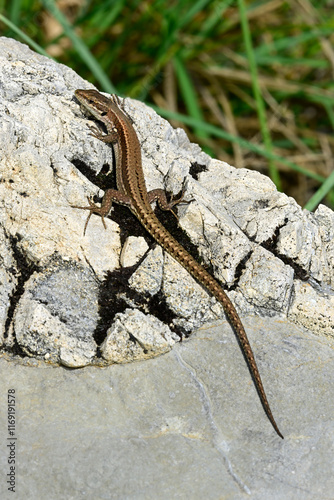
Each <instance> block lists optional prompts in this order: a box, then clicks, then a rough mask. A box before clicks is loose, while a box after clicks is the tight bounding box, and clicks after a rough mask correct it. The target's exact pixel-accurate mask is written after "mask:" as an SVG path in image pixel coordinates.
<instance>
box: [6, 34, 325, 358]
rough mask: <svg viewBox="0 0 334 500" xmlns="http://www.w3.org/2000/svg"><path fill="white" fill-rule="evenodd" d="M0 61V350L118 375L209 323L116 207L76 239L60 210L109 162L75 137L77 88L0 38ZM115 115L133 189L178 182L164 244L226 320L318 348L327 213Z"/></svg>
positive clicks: (181, 281)
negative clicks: (205, 271)
mask: <svg viewBox="0 0 334 500" xmlns="http://www.w3.org/2000/svg"><path fill="white" fill-rule="evenodd" d="M0 47H1V49H2V50H1V62H2V64H1V71H0V81H1V103H0V112H1V129H0V137H1V139H0V140H1V146H2V148H1V152H2V154H1V159H0V172H1V183H0V200H1V205H0V223H1V226H0V229H1V231H0V245H1V248H2V253H1V255H2V266H1V273H2V275H3V280H2V286H1V290H0V309H1V312H2V313H3V314H2V316H1V321H2V324H1V335H0V342H1V345H2V350H3V351H4V352H7V353H17V352H22V353H24V354H26V355H29V356H31V357H35V358H38V359H44V360H46V361H48V362H53V363H55V364H63V365H65V366H69V367H81V366H86V365H89V364H93V365H94V364H100V365H101V364H108V363H113V362H116V360H117V362H129V361H133V360H134V359H136V360H137V359H146V358H148V357H152V356H156V355H160V354H161V353H163V352H167V351H168V350H170V349H171V348H172V347H173V346H174V344H175V342H177V341H179V340H180V338H181V337H183V336H184V334H186V335H188V334H190V333H191V332H192V331H193V330H194V329H196V328H199V327H201V326H202V325H204V324H206V323H207V322H210V321H214V320H217V319H219V318H224V312H223V309H222V307H221V305H220V304H219V303H217V302H216V301H215V300H214V299H213V298H212V297H211V296H210V295H209V294H208V293H207V292H206V290H204V289H203V288H202V287H201V286H200V285H199V284H198V283H197V282H195V281H194V279H193V278H192V277H191V276H190V275H189V274H188V273H187V271H185V270H184V269H183V268H182V266H180V265H179V264H178V263H177V262H175V261H174V259H172V258H171V257H170V256H169V255H166V254H164V252H162V250H161V249H160V248H159V247H156V246H155V245H154V242H152V240H151V239H150V238H149V237H148V235H147V234H146V233H145V231H144V230H143V229H142V228H141V226H140V224H139V223H138V221H137V220H136V219H135V218H134V217H133V216H132V214H131V213H130V211H129V210H128V209H126V208H125V207H119V206H118V207H117V206H116V207H115V208H114V210H113V211H112V214H111V216H112V217H113V219H114V220H112V219H110V218H108V219H107V226H108V227H107V230H105V229H104V228H103V226H102V224H101V220H100V218H99V217H97V216H93V217H92V218H91V220H90V222H89V225H88V228H87V232H86V235H84V234H83V228H84V223H85V220H86V218H87V212H86V211H83V210H82V211H80V210H78V209H75V208H73V205H79V206H85V205H87V201H86V199H87V196H93V195H94V194H99V195H101V194H103V191H102V190H101V189H100V188H99V187H98V186H99V185H101V183H102V184H103V182H104V183H108V182H110V181H109V177H112V175H111V174H110V172H111V171H112V170H113V169H114V165H113V153H112V149H111V148H110V147H109V146H108V145H106V144H103V143H102V142H101V141H98V140H96V139H95V138H93V137H92V136H91V135H90V132H89V127H88V125H89V123H91V122H90V120H89V119H88V118H87V117H86V116H85V115H84V114H83V111H82V110H81V109H80V107H79V104H78V103H77V102H76V100H75V98H74V97H73V92H74V90H75V89H76V88H80V87H81V88H82V87H87V84H86V82H84V81H83V80H81V79H80V77H78V76H77V75H76V74H74V73H73V71H71V70H70V69H69V68H66V67H64V66H62V65H59V64H56V63H54V62H52V61H50V60H48V59H46V58H45V57H42V56H38V55H36V54H35V53H33V52H32V51H30V50H29V49H28V48H27V47H26V46H24V45H22V44H19V43H18V42H13V41H11V40H8V39H5V38H2V39H1V40H0ZM124 105H125V108H126V110H127V111H128V113H129V114H130V115H131V116H132V118H133V120H134V125H135V127H136V130H137V133H138V136H139V139H140V142H141V144H142V159H143V168H144V173H145V178H146V180H147V187H148V189H149V190H150V189H154V188H161V187H164V188H165V189H167V190H169V191H170V192H172V193H174V194H175V195H176V194H177V193H178V192H179V191H180V189H181V188H182V185H183V182H184V179H186V188H187V189H186V198H187V199H188V200H191V201H190V202H189V203H188V204H186V205H181V206H180V207H179V208H178V217H179V227H172V229H171V231H172V232H173V233H174V234H175V235H176V237H177V238H178V239H179V240H180V241H181V243H182V244H184V245H185V246H187V247H189V248H190V249H191V250H192V251H193V252H195V256H197V258H199V259H201V260H202V261H203V262H204V264H205V265H207V266H209V268H211V270H212V273H214V275H215V276H216V277H217V279H218V280H220V282H221V283H222V285H223V286H224V288H225V289H226V291H227V293H228V295H229V296H230V297H231V299H232V300H233V302H234V303H235V304H236V306H237V309H238V310H239V312H240V315H241V317H243V316H244V315H245V314H249V313H257V314H262V315H268V316H272V315H273V314H283V315H285V316H288V317H289V318H290V319H291V321H293V322H294V323H296V324H300V325H303V326H306V327H308V328H310V329H312V331H313V332H315V333H318V334H319V335H327V336H333V324H334V313H333V311H334V308H333V282H334V278H333V275H334V272H333V266H334V245H333V240H334V214H333V212H331V211H330V210H329V209H328V208H326V207H324V206H320V207H319V208H318V210H317V211H316V213H315V214H310V213H308V212H304V211H303V210H302V209H301V208H300V207H299V206H298V205H297V204H296V202H295V201H294V200H293V199H291V198H288V197H287V196H286V195H284V194H281V193H278V192H277V191H276V189H275V187H274V185H273V184H272V182H271V181H270V180H269V179H268V178H266V177H263V176H261V175H260V174H258V173H257V172H251V171H249V170H245V169H240V170H236V169H234V168H233V167H230V166H229V165H226V164H224V163H222V162H219V161H217V160H212V159H211V158H209V157H208V156H207V155H205V154H204V153H203V152H202V151H201V150H200V148H199V147H198V146H197V145H196V144H191V143H190V142H189V140H188V139H187V137H186V135H185V133H184V132H183V131H182V130H181V129H176V130H174V129H173V128H172V127H171V126H170V125H169V124H168V123H167V122H166V121H165V120H163V119H162V118H160V117H159V116H158V115H157V114H156V113H155V112H154V111H152V110H151V109H149V108H148V107H146V106H145V105H144V104H142V103H138V102H135V101H131V100H129V99H126V100H125V104H124ZM101 169H102V171H103V175H104V181H103V182H102V181H101V178H102V177H103V175H102V174H101V173H100V174H99V175H98V176H97V174H98V173H99V172H100V171H101ZM108 176H109V177H108ZM106 179H107V180H106ZM103 185H105V184H103ZM168 219H173V221H172V223H173V222H174V226H176V219H175V218H173V216H171V215H169V217H167V219H166V220H167V224H170V223H171V222H170V220H168ZM135 317H137V319H136V320H134V318H135ZM141 321H142V323H143V328H142V331H140V332H138V333H137V332H136V334H134V333H133V332H134V331H136V329H137V326H136V325H139V324H140V322H141ZM131 325H132V326H131ZM144 325H145V326H144ZM153 332H154V333H153ZM115 336H116V337H115Z"/></svg>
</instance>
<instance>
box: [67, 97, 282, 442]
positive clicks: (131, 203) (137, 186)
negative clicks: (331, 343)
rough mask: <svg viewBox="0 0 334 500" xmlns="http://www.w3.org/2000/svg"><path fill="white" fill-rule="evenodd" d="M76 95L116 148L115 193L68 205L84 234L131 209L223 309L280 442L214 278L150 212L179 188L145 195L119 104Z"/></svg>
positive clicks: (136, 146)
mask: <svg viewBox="0 0 334 500" xmlns="http://www.w3.org/2000/svg"><path fill="white" fill-rule="evenodd" d="M75 96H76V98H77V100H78V101H79V103H81V104H82V105H83V107H84V109H86V110H87V111H88V112H89V113H90V114H91V115H92V116H93V117H94V118H95V119H97V121H99V122H102V124H104V126H105V128H106V131H107V133H106V134H105V133H101V132H100V131H99V129H98V128H97V127H96V126H93V127H91V131H92V133H91V135H92V136H93V137H95V138H96V139H99V140H100V141H102V142H104V143H111V144H113V145H115V146H116V154H115V156H116V186H117V189H107V190H106V191H105V194H104V197H103V199H102V202H101V206H97V205H95V203H93V202H92V201H91V200H90V199H89V198H88V202H89V206H86V207H79V206H77V205H72V207H73V208H80V209H84V210H89V215H88V217H87V220H86V223H85V228H84V233H85V231H86V228H87V224H88V221H89V219H90V217H91V215H92V214H93V213H95V214H98V215H100V216H101V219H102V223H103V225H104V227H105V228H106V224H105V220H104V218H105V217H106V216H107V215H108V213H109V211H110V209H111V207H112V203H113V202H115V203H119V204H122V205H125V206H127V207H128V208H129V209H130V210H131V212H132V213H133V214H134V215H135V216H136V217H137V218H138V219H139V221H140V222H141V224H142V225H143V226H144V228H145V229H146V230H147V231H148V233H150V235H151V236H152V237H153V238H154V239H155V241H157V243H158V244H159V245H161V247H162V248H163V249H164V250H165V251H166V252H168V253H169V254H170V255H171V256H172V257H173V258H174V259H175V260H176V261H178V262H179V263H180V264H181V265H182V266H183V267H184V268H185V269H186V270H187V271H188V272H189V273H190V274H191V275H192V276H193V277H194V278H195V279H196V280H197V282H199V283H200V284H201V285H202V286H203V287H204V288H205V289H206V290H207V291H208V292H210V293H211V294H212V295H213V296H214V297H215V298H216V300H218V302H220V304H221V305H222V306H223V309H224V312H225V314H226V316H227V319H228V320H229V322H230V324H231V326H232V328H233V330H234V332H235V334H236V336H237V339H238V341H239V344H240V346H241V349H242V351H243V354H244V356H245V358H246V361H247V364H248V367H249V370H250V373H251V375H252V377H253V380H254V382H255V387H256V389H257V392H258V394H259V397H260V401H261V403H262V406H263V408H264V411H265V413H266V415H267V417H268V419H269V420H270V422H271V424H272V426H273V428H274V429H275V431H276V433H277V434H278V436H280V437H281V438H282V439H284V437H283V435H282V434H281V432H280V430H279V428H278V426H277V424H276V421H275V419H274V417H273V414H272V412H271V409H270V406H269V402H268V399H267V396H266V393H265V390H264V387H263V383H262V380H261V377H260V373H259V370H258V367H257V364H256V361H255V358H254V354H253V351H252V348H251V346H250V343H249V340H248V337H247V334H246V331H245V329H244V326H243V324H242V322H241V319H240V317H239V315H238V313H237V311H236V309H235V307H234V305H233V304H232V302H231V300H230V299H229V297H228V296H227V294H226V293H225V291H224V290H223V288H222V287H221V286H220V285H219V283H218V282H217V281H216V280H215V279H214V278H213V276H211V274H210V273H209V272H208V271H207V270H206V269H205V268H204V267H203V266H202V265H200V264H199V263H198V262H197V261H196V260H195V259H194V258H193V257H192V256H191V255H190V254H189V253H188V252H187V251H186V250H185V249H184V248H183V246H182V245H181V244H180V243H179V242H178V241H177V240H176V239H175V238H174V237H173V236H172V235H171V234H170V233H169V232H168V231H167V229H166V228H165V227H164V226H163V224H161V222H160V221H159V219H158V218H157V216H156V215H155V213H154V211H153V209H152V206H151V204H152V203H153V202H154V201H157V202H158V203H159V206H160V207H161V208H162V209H163V210H172V207H173V206H174V205H176V204H177V203H179V202H180V201H181V199H182V198H183V195H184V188H183V190H182V193H181V196H180V197H179V198H178V199H173V200H170V201H167V196H166V192H165V191H164V190H163V189H154V190H152V191H147V189H146V185H145V179H144V173H143V168H142V159H141V145H140V142H139V139H138V136H137V133H136V131H135V129H134V127H133V124H132V120H131V118H130V117H129V115H128V114H127V113H126V112H125V111H124V109H122V106H121V104H120V100H119V98H118V97H117V96H116V95H115V94H113V95H111V98H110V99H109V98H107V97H105V96H104V95H102V94H101V93H99V92H98V91H97V90H82V89H78V90H76V91H75Z"/></svg>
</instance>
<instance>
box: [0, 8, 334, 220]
mask: <svg viewBox="0 0 334 500" xmlns="http://www.w3.org/2000/svg"><path fill="white" fill-rule="evenodd" d="M58 5H62V7H61V8H62V10H60V8H59V7H58ZM0 6H1V10H0V12H1V15H0V30H1V34H2V35H4V36H10V37H13V38H16V39H18V40H20V41H24V42H25V43H28V44H29V45H30V46H31V47H32V48H33V49H34V50H38V51H39V52H40V53H42V54H45V53H48V54H49V55H50V56H53V57H54V58H55V59H56V60H58V61H59V62H62V63H64V64H67V65H68V66H71V67H72V68H73V69H74V70H75V71H76V72H77V73H79V74H80V75H81V76H83V77H84V78H86V79H87V80H89V81H91V82H92V83H93V84H94V85H96V86H97V87H98V88H99V89H100V90H103V91H106V92H116V93H119V94H120V95H126V96H130V97H133V98H137V99H141V100H144V101H145V102H146V103H147V104H148V105H151V106H152V107H154V109H156V110H157V111H158V112H159V113H160V114H161V115H162V116H164V117H167V118H169V119H170V120H171V121H172V123H173V125H177V126H183V127H184V128H185V129H186V131H187V133H188V135H189V136H190V138H191V140H192V141H194V142H198V143H199V144H200V145H201V146H202V147H203V149H205V151H207V152H208V153H209V154H211V155H212V156H214V157H216V158H219V159H221V160H224V161H226V162H228V163H229V164H231V165H234V166H236V167H246V168H251V169H256V170H259V171H260V172H262V173H264V174H266V175H269V176H270V177H271V179H272V180H273V181H274V182H275V184H276V186H277V187H278V189H280V190H284V192H286V193H287V194H288V195H290V196H293V197H294V198H295V199H296V200H297V201H298V203H299V204H301V205H302V206H304V207H305V208H308V209H309V210H314V209H315V208H316V207H317V205H318V204H319V203H320V202H321V203H325V204H326V205H328V206H329V207H331V208H334V161H333V156H334V155H333V149H334V138H333V129H334V78H333V76H334V50H333V41H334V35H333V33H334V30H333V28H334V13H333V12H334V11H333V9H332V7H331V5H330V2H329V1H327V2H326V1H318V2H315V1H313V3H312V2H311V0H290V1H289V2H287V1H283V0H262V1H261V0H258V1H247V2H246V1H245V0H235V1H233V0H219V1H218V0H217V1H212V0H198V1H194V0H181V1H174V2H173V1H167V0H151V1H145V0H141V1H138V0H130V1H127V2H126V1H125V0H113V1H111V0H106V1H104V2H101V3H100V2H99V3H98V2H90V1H86V2H82V1H80V0H77V2H76V3H74V2H72V3H70V2H69V1H67V2H64V1H63V2H62V3H60V2H59V4H58V3H57V4H56V3H55V2H54V1H52V0H44V1H41V2H36V1H32V0H25V1H23V0H20V1H19V0H11V1H7V2H1V3H0ZM41 7H42V8H41Z"/></svg>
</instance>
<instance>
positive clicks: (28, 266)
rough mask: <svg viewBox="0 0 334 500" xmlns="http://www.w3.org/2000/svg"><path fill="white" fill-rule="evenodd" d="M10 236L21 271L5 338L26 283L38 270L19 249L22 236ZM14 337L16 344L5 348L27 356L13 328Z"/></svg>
mask: <svg viewBox="0 0 334 500" xmlns="http://www.w3.org/2000/svg"><path fill="white" fill-rule="evenodd" d="M8 238H9V241H10V245H11V249H12V252H13V255H14V258H15V261H16V264H17V268H18V271H19V272H18V275H17V286H16V288H15V290H14V292H13V293H12V295H11V297H10V298H9V302H10V305H9V308H8V313H7V319H6V323H5V333H4V338H5V339H7V338H8V331H9V328H10V326H11V324H12V321H13V317H14V313H15V310H16V306H17V304H18V302H19V300H20V298H21V296H22V295H23V293H24V284H25V283H26V282H27V281H28V279H29V278H30V276H31V275H32V274H33V273H34V272H35V271H36V270H37V266H36V265H35V264H32V263H31V262H28V261H27V259H26V258H25V256H24V255H23V253H22V252H21V251H20V250H19V249H18V242H19V241H20V238H19V237H14V236H8ZM13 339H14V345H13V346H11V347H8V346H5V347H4V350H6V351H7V352H10V353H12V354H14V355H18V356H21V357H26V356H27V355H26V354H25V353H24V352H23V351H22V349H21V347H20V346H19V344H18V343H17V341H16V336H15V331H14V329H13Z"/></svg>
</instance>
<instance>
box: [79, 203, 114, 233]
mask: <svg viewBox="0 0 334 500" xmlns="http://www.w3.org/2000/svg"><path fill="white" fill-rule="evenodd" d="M87 200H88V203H89V207H79V206H78V205H71V207H72V208H79V209H81V210H89V214H88V217H87V219H86V223H85V227H84V231H83V234H84V236H85V234H86V229H87V226H88V222H89V219H90V218H91V216H92V214H97V215H100V216H101V220H102V224H103V227H104V229H107V226H106V222H105V220H104V216H105V215H106V214H105V210H104V207H103V206H101V207H98V206H97V205H95V203H94V202H93V201H92V200H91V199H90V198H89V197H88V196H87Z"/></svg>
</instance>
